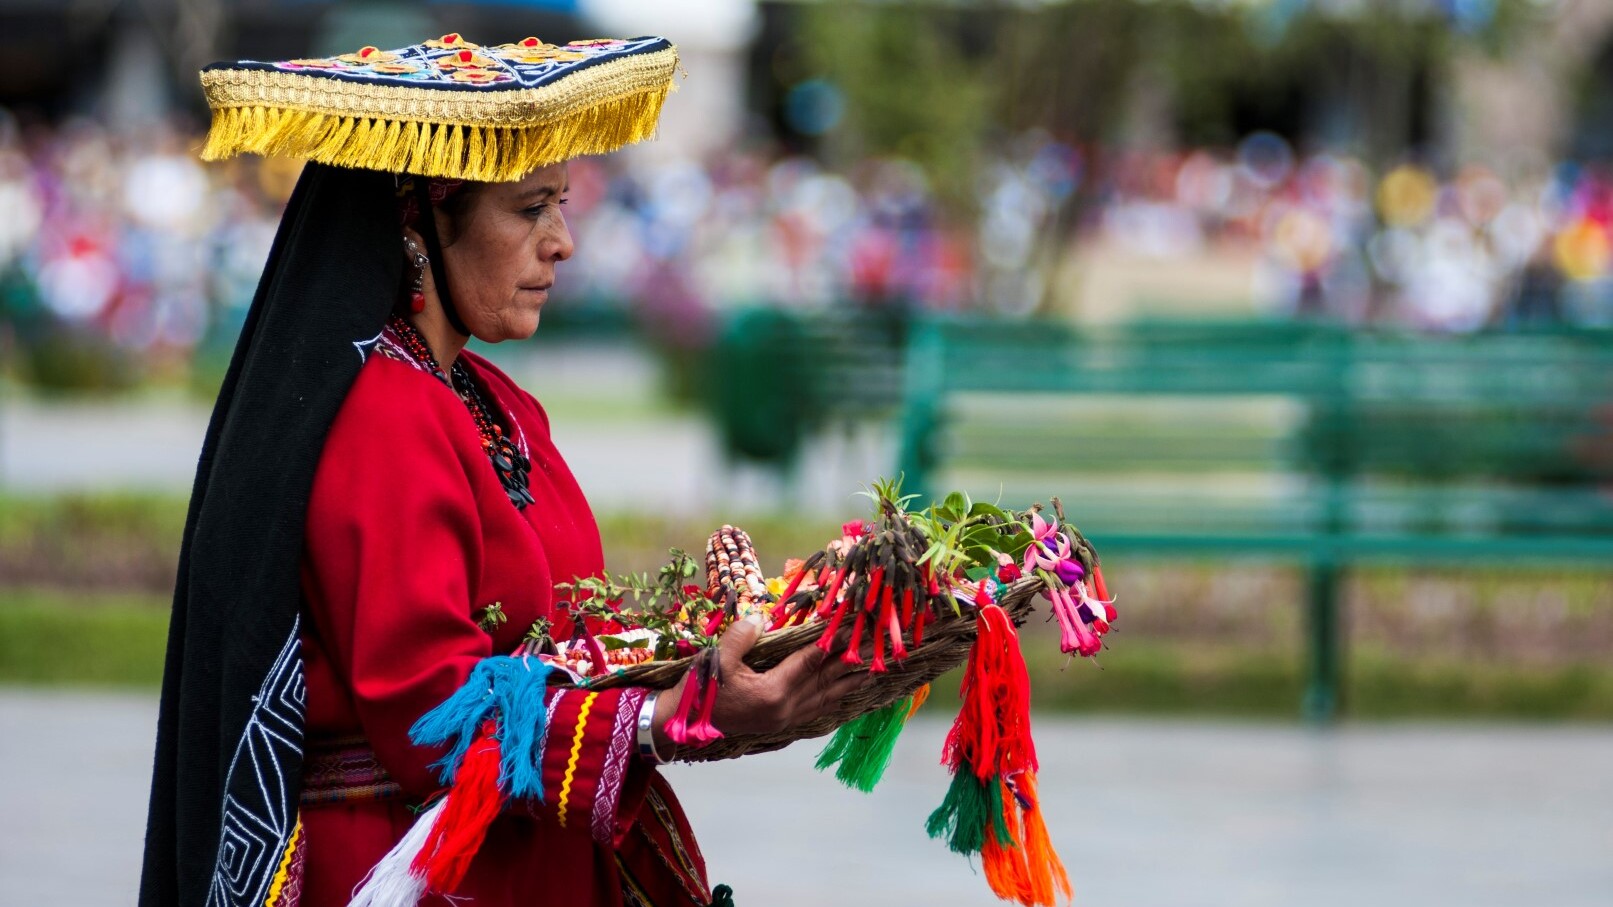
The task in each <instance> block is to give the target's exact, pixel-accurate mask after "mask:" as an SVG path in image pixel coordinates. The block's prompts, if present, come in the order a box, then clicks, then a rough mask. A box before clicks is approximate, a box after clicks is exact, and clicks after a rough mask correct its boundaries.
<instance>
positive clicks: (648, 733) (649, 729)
mask: <svg viewBox="0 0 1613 907" xmlns="http://www.w3.org/2000/svg"><path fill="white" fill-rule="evenodd" d="M660 696H661V694H660V692H659V691H657V692H654V693H651V694H650V695H648V696H645V697H644V704H643V705H641V706H639V707H638V754H639V757H640V758H642V759H648V760H650V761H651V762H654V763H655V764H656V765H666V764H667V763H668V762H671V761H672V760H671V759H670V758H668V759H662V758H661V754H660V753H659V752H657V751H656V749H655V701H656V700H657V699H659V698H660Z"/></svg>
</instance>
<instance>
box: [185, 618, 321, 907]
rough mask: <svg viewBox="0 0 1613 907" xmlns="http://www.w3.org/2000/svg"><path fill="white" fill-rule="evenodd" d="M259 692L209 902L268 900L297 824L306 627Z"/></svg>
mask: <svg viewBox="0 0 1613 907" xmlns="http://www.w3.org/2000/svg"><path fill="white" fill-rule="evenodd" d="M300 624H301V620H300V619H298V620H297V621H295V622H293V624H292V627H291V635H290V637H289V638H287V640H286V644H285V646H284V647H283V648H281V650H280V654H279V656H278V657H277V658H276V659H275V662H274V666H273V667H271V668H270V669H269V674H268V676H266V677H265V678H264V679H263V685H262V686H260V687H259V688H258V693H257V695H256V696H254V697H252V715H251V717H250V718H249V719H248V720H247V723H246V729H245V730H244V731H242V732H241V739H240V741H238V742H237V743H236V746H235V754H234V756H233V757H232V758H231V759H230V769H229V774H228V775H226V776H225V779H224V815H223V821H222V822H221V823H220V828H219V841H218V856H217V859H216V862H215V864H214V870H213V883H212V886H211V887H210V888H209V890H208V893H207V907H261V905H262V904H264V903H265V902H266V901H267V900H268V896H269V888H270V885H271V884H273V882H274V880H275V876H276V874H277V872H278V871H279V869H280V868H281V863H282V860H283V858H284V857H285V856H286V854H287V848H288V847H289V846H290V845H291V843H292V841H291V838H292V834H293V832H294V831H295V830H296V828H297V791H298V785H299V782H300V779H301V774H302V728H303V698H304V688H303V675H302V654H301V652H300V650H299V648H298V645H299V641H298V635H297V631H298V627H299V625H300Z"/></svg>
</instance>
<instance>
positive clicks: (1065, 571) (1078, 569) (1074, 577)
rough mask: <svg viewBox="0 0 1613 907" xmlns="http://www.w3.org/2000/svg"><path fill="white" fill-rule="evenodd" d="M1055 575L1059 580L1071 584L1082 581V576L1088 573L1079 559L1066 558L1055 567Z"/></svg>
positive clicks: (1067, 584)
mask: <svg viewBox="0 0 1613 907" xmlns="http://www.w3.org/2000/svg"><path fill="white" fill-rule="evenodd" d="M1053 575H1054V576H1057V577H1058V578H1059V582H1061V583H1063V584H1064V585H1066V586H1071V585H1074V584H1076V583H1078V582H1080V581H1081V578H1082V577H1083V576H1086V575H1087V571H1086V568H1085V567H1082V566H1081V564H1080V562H1079V561H1075V560H1072V559H1070V558H1065V559H1064V560H1062V561H1059V564H1058V566H1057V567H1055V568H1054V569H1053Z"/></svg>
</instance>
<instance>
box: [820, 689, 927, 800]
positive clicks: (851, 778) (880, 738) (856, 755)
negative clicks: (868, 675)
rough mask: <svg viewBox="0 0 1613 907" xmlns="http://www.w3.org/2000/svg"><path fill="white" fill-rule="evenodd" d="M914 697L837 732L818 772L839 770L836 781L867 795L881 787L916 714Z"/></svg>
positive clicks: (847, 725)
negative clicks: (898, 744)
mask: <svg viewBox="0 0 1613 907" xmlns="http://www.w3.org/2000/svg"><path fill="white" fill-rule="evenodd" d="M913 703H914V697H912V696H906V697H903V698H901V699H898V700H896V701H895V702H893V703H891V704H890V705H888V706H885V707H884V708H882V709H879V710H877V711H873V712H869V713H868V714H866V715H862V716H860V717H858V718H856V719H854V720H852V721H850V722H848V723H846V724H843V725H841V726H840V728H839V729H838V730H836V731H835V733H834V736H833V737H830V738H829V744H828V745H827V746H825V747H824V748H823V752H821V753H819V754H818V762H817V768H818V771H824V770H825V769H828V768H829V767H830V766H837V767H836V768H835V778H837V779H839V781H840V783H841V784H844V785H846V786H847V787H854V788H856V789H857V790H860V791H863V792H864V793H867V792H869V791H871V790H873V789H874V787H875V786H876V785H878V784H879V781H880V779H881V778H883V777H884V776H885V769H886V768H887V767H888V766H889V765H890V761H891V754H892V753H893V752H895V750H896V740H897V738H898V737H900V736H901V735H902V730H903V728H905V727H907V719H908V718H909V717H910V716H911V715H912V714H913V712H914V710H915V707H914V705H913Z"/></svg>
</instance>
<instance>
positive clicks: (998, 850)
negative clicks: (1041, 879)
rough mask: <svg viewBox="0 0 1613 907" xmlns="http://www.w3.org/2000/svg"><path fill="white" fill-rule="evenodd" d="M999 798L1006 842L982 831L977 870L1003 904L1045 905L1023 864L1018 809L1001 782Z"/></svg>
mask: <svg viewBox="0 0 1613 907" xmlns="http://www.w3.org/2000/svg"><path fill="white" fill-rule="evenodd" d="M997 784H998V785H1000V786H1001V787H1002V799H1003V825H1004V826H1006V827H1007V829H1008V836H1009V838H1010V840H1009V841H1008V842H1006V843H1004V842H1002V841H999V840H998V839H997V833H996V832H995V831H994V830H990V829H988V830H987V831H986V843H985V846H984V847H982V848H981V849H980V867H981V869H983V870H984V871H985V874H986V884H988V885H990V886H991V890H992V891H993V892H994V893H995V894H996V895H997V897H999V898H1002V899H1003V900H1005V901H1018V902H1019V903H1021V904H1025V905H1026V907H1030V905H1033V904H1044V903H1045V904H1048V907H1051V902H1050V901H1043V900H1040V899H1038V898H1037V892H1036V891H1035V889H1034V887H1033V884H1032V879H1031V873H1030V871H1029V868H1028V867H1027V866H1026V865H1025V845H1024V843H1023V842H1022V840H1021V837H1022V835H1021V832H1020V827H1019V810H1018V808H1017V806H1016V805H1015V803H1014V794H1013V791H1011V790H1009V789H1008V785H1006V784H1003V783H1002V782H1001V781H998V782H997Z"/></svg>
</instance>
